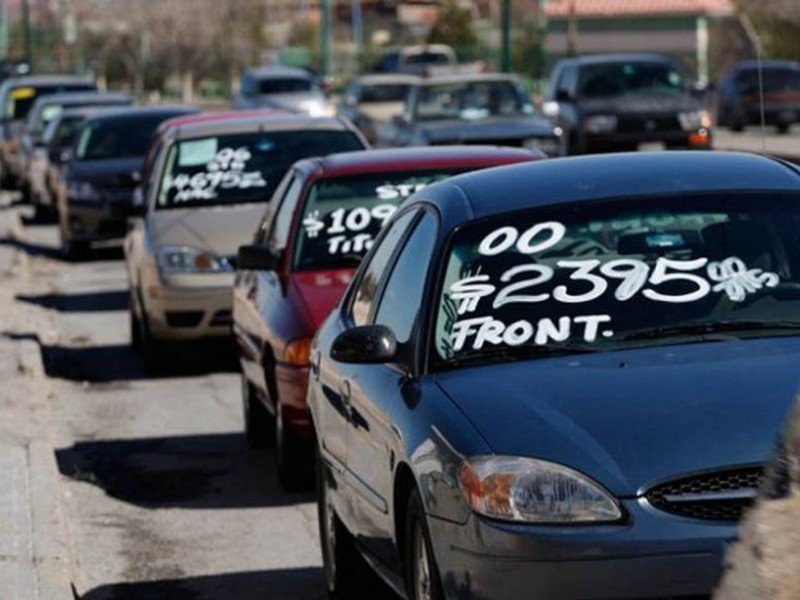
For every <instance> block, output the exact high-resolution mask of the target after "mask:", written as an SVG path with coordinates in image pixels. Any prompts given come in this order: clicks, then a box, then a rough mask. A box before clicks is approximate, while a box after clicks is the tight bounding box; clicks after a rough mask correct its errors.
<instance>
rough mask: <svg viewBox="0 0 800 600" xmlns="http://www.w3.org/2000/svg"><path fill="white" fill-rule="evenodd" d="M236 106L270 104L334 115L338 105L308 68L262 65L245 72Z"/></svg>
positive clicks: (244, 107) (233, 102) (236, 107)
mask: <svg viewBox="0 0 800 600" xmlns="http://www.w3.org/2000/svg"><path fill="white" fill-rule="evenodd" d="M232 107H233V108H235V109H258V108H271V109H276V110H285V111H289V112H293V113H300V114H307V115H310V116H312V117H333V116H335V115H336V107H335V106H334V104H333V103H332V102H331V101H330V99H329V98H328V96H327V95H326V94H325V91H324V90H323V89H322V87H321V86H320V84H319V82H318V81H317V78H316V77H315V76H314V75H313V74H312V73H310V72H309V71H306V70H305V69H296V68H293V67H259V68H254V69H247V70H246V71H245V72H244V74H243V75H242V82H241V89H240V90H239V92H238V93H237V94H236V95H235V96H234V98H233V101H232Z"/></svg>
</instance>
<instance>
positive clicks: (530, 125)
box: [375, 73, 564, 156]
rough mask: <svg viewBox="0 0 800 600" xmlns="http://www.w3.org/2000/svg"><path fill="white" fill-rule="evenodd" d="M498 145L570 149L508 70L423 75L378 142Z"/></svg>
mask: <svg viewBox="0 0 800 600" xmlns="http://www.w3.org/2000/svg"><path fill="white" fill-rule="evenodd" d="M444 144H495V145H498V146H517V147H525V148H531V149H538V150H541V151H543V152H544V153H545V154H547V155H548V156H559V155H561V154H563V153H564V148H563V143H562V140H561V130H560V129H559V128H558V127H556V126H554V125H553V124H552V123H550V122H549V121H548V120H547V119H545V118H544V116H543V115H541V114H540V113H539V112H538V111H537V110H536V108H535V107H534V105H533V102H532V101H531V99H530V97H529V95H528V93H527V92H526V90H525V88H524V87H523V85H522V82H521V81H520V79H519V78H518V77H517V76H515V75H510V74H505V73H482V74H466V75H443V76H439V77H430V78H427V79H421V80H420V81H419V82H418V83H417V84H416V85H414V86H413V87H412V89H411V91H410V92H409V94H408V97H407V98H406V101H405V104H404V106H403V109H402V112H401V113H400V114H398V115H395V116H394V117H393V118H392V121H391V123H390V124H389V126H387V127H384V128H381V129H380V130H379V131H378V132H377V140H376V143H375V145H376V146H428V145H431V146H434V145H444Z"/></svg>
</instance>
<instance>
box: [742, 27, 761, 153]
mask: <svg viewBox="0 0 800 600" xmlns="http://www.w3.org/2000/svg"><path fill="white" fill-rule="evenodd" d="M739 20H740V22H741V23H742V28H743V29H744V32H745V33H746V34H747V38H748V39H749V40H750V44H751V45H752V46H753V49H754V50H755V51H756V63H757V64H758V107H759V112H760V117H761V154H764V155H766V154H767V118H766V115H765V110H764V69H763V68H762V62H761V61H762V59H761V56H762V54H763V48H764V45H763V43H762V42H761V36H760V35H758V31H756V28H755V27H753V22H752V21H751V20H750V17H748V16H747V15H745V14H740V15H739Z"/></svg>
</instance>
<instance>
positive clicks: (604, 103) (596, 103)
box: [580, 94, 702, 115]
mask: <svg viewBox="0 0 800 600" xmlns="http://www.w3.org/2000/svg"><path fill="white" fill-rule="evenodd" d="M580 106H581V108H582V109H583V111H584V112H585V113H586V114H589V115H597V114H614V115H625V114H648V113H675V112H681V111H692V110H700V109H701V108H702V106H701V104H700V102H699V101H698V100H697V99H695V98H692V97H691V96H687V95H683V94H645V95H638V94H630V95H626V96H618V97H615V98H598V99H593V100H582V101H581V102H580Z"/></svg>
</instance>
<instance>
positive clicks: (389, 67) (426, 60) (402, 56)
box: [370, 44, 458, 75]
mask: <svg viewBox="0 0 800 600" xmlns="http://www.w3.org/2000/svg"><path fill="white" fill-rule="evenodd" d="M457 64H458V59H457V58H456V53H455V52H454V51H453V49H452V48H451V47H450V46H448V45H447V44H420V45H413V46H403V47H401V48H395V49H393V50H388V51H387V52H385V53H384V55H383V56H382V57H381V58H380V60H378V62H376V63H375V64H374V65H373V66H372V68H371V69H370V71H371V72H372V73H405V74H409V75H425V74H426V71H427V69H428V68H430V67H438V68H441V67H455V66H456V65H457Z"/></svg>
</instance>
